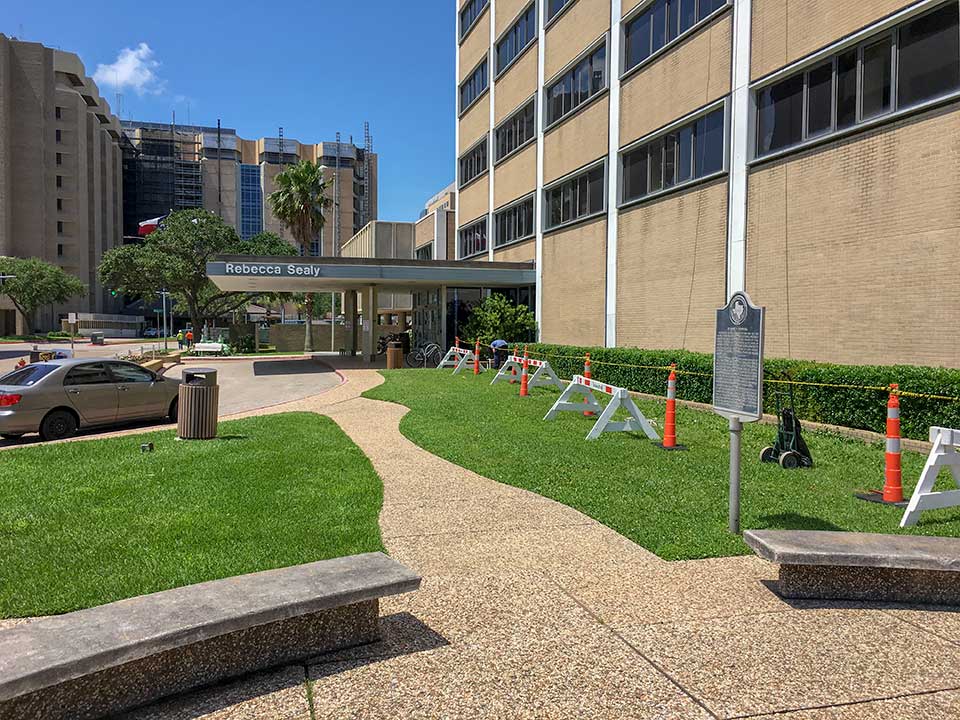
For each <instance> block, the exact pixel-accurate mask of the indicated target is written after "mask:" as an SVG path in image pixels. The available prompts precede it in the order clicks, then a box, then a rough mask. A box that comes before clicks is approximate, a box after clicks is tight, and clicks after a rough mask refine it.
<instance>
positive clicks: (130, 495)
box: [0, 413, 383, 617]
mask: <svg viewBox="0 0 960 720" xmlns="http://www.w3.org/2000/svg"><path fill="white" fill-rule="evenodd" d="M146 442H153V443H154V444H155V447H156V450H155V451H154V452H152V453H141V452H140V444H141V443H146ZM382 500H383V485H382V483H381V481H380V478H379V477H378V476H377V474H376V473H375V472H374V470H373V467H372V466H371V465H370V462H369V460H367V458H366V456H364V454H363V453H362V452H361V451H360V449H359V448H357V446H356V445H354V444H353V443H352V442H351V441H350V440H349V438H347V436H346V435H345V434H344V433H343V432H342V431H341V430H340V428H339V427H338V426H337V425H336V424H335V423H334V422H333V421H332V420H330V419H329V418H325V417H321V416H319V415H314V414H312V413H288V414H283V415H271V416H265V417H257V418H249V419H244V420H233V421H229V422H224V423H221V425H220V437H219V438H218V439H216V440H210V441H192V442H184V441H177V440H176V439H175V437H174V433H173V431H162V432H152V433H146V434H142V435H132V436H128V437H120V438H111V439H104V440H90V441H84V442H74V443H66V444H60V445H47V446H41V445H38V446H33V447H25V448H21V449H16V450H5V451H3V452H2V453H0V578H2V581H0V616H2V617H22V616H28V615H48V614H52V613H62V612H66V611H69V610H75V609H78V608H83V607H89V606H92V605H99V604H102V603H106V602H110V601H113V600H118V599H120V598H125V597H130V596H133V595H141V594H144V593H149V592H154V591H157V590H164V589H167V588H172V587H177V586H180V585H187V584H190V583H196V582H201V581H204V580H212V579H216V578H223V577H228V576H231V575H240V574H242V573H249V572H254V571H257V570H266V569H269V568H277V567H285V566H289V565H297V564H300V563H306V562H312V561H314V560H323V559H325V558H331V557H338V556H342V555H351V554H354V553H361V552H370V551H375V550H382V549H383V545H382V543H381V541H380V528H379V525H378V522H377V516H378V514H379V512H380V506H381V504H382Z"/></svg>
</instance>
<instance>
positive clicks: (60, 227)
mask: <svg viewBox="0 0 960 720" xmlns="http://www.w3.org/2000/svg"><path fill="white" fill-rule="evenodd" d="M57 235H63V220H57Z"/></svg>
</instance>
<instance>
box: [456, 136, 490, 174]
mask: <svg viewBox="0 0 960 720" xmlns="http://www.w3.org/2000/svg"><path fill="white" fill-rule="evenodd" d="M486 171H487V136H486V135H485V136H484V137H483V140H481V141H480V142H478V143H477V144H476V145H474V146H473V147H472V148H470V149H469V150H467V152H466V153H464V155H463V157H461V158H460V187H463V186H464V185H466V184H467V183H469V182H470V181H471V180H473V179H474V178H477V177H480V176H481V175H482V174H483V173H485V172H486Z"/></svg>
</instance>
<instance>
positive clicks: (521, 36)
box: [497, 3, 537, 75]
mask: <svg viewBox="0 0 960 720" xmlns="http://www.w3.org/2000/svg"><path fill="white" fill-rule="evenodd" d="M536 36H537V8H536V3H534V4H532V5H530V7H528V8H527V9H526V10H525V11H524V12H523V13H522V14H521V15H520V17H519V18H517V21H516V22H515V23H514V24H513V27H511V28H510V29H509V30H507V34H506V35H504V36H503V37H502V38H501V39H500V42H498V43H497V74H498V75H499V74H500V73H502V72H503V71H504V70H505V69H506V67H507V66H508V65H509V64H510V63H512V62H513V60H514V58H516V57H517V55H519V54H520V53H522V52H523V51H524V50H525V49H526V48H527V45H529V44H530V43H531V42H533V39H534V38H535V37H536Z"/></svg>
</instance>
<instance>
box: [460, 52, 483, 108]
mask: <svg viewBox="0 0 960 720" xmlns="http://www.w3.org/2000/svg"><path fill="white" fill-rule="evenodd" d="M486 89H487V61H486V60H484V61H483V62H482V63H480V64H479V65H477V68H476V70H474V71H473V72H472V73H470V77H468V78H467V79H466V80H464V81H463V83H462V84H461V85H460V112H463V111H464V110H466V109H467V108H468V107H470V105H472V104H473V101H474V100H476V99H477V98H478V97H480V96H481V95H482V94H483V92H484V91H485V90H486Z"/></svg>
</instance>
